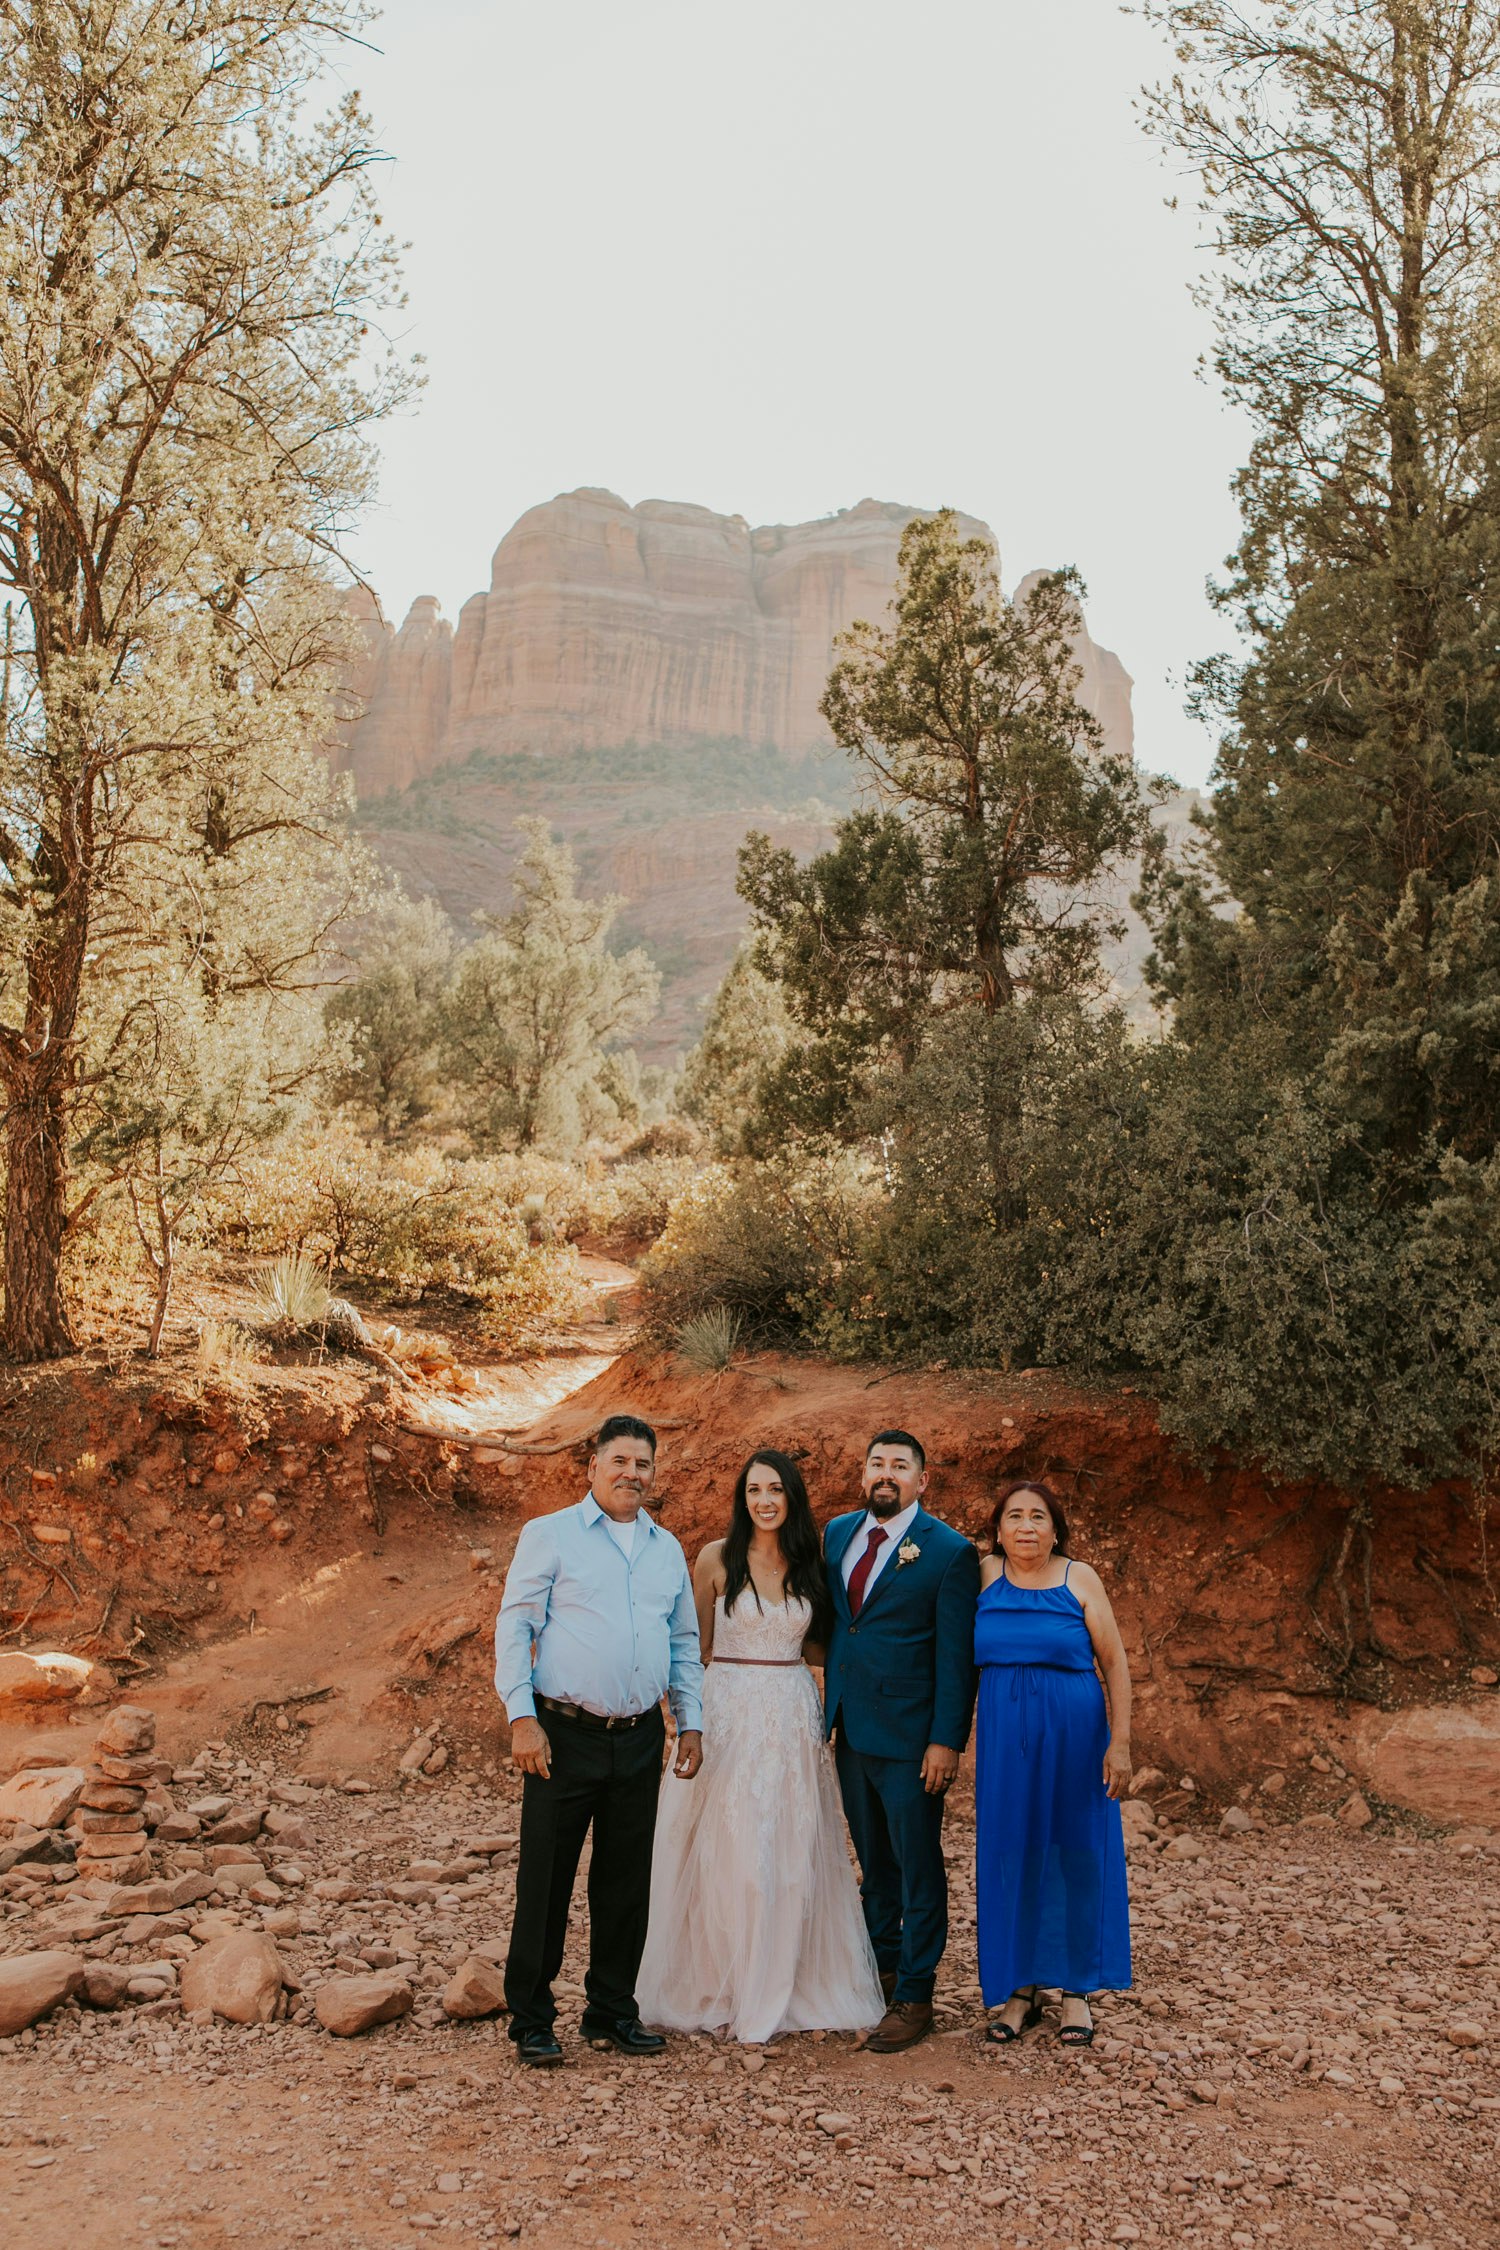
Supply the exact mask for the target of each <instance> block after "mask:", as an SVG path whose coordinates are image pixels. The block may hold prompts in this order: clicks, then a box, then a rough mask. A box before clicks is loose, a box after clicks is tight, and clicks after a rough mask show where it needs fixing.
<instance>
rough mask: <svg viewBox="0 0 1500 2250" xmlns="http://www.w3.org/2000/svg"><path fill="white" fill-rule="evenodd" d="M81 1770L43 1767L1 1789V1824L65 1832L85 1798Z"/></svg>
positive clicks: (12, 1780)
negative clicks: (11, 1822) (18, 1822)
mask: <svg viewBox="0 0 1500 2250" xmlns="http://www.w3.org/2000/svg"><path fill="white" fill-rule="evenodd" d="M84 1779H85V1776H84V1772H83V1768H82V1767H81V1766H41V1767H35V1768H33V1769H32V1770H30V1771H29V1772H25V1773H18V1774H14V1775H12V1777H11V1779H10V1780H9V1781H7V1782H6V1783H5V1785H4V1787H3V1788H0V1820H21V1821H25V1822H26V1823H27V1825H28V1826H29V1827H31V1828H61V1826H62V1824H63V1822H64V1821H65V1820H66V1819H67V1817H68V1815H69V1813H70V1812H72V1810H73V1808H74V1806H75V1805H76V1804H77V1802H78V1800H79V1798H80V1797H81V1796H82V1794H83V1787H84Z"/></svg>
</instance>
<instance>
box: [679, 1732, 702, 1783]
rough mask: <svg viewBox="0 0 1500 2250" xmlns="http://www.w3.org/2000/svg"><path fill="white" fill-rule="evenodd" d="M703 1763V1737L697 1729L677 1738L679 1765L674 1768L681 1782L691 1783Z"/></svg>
mask: <svg viewBox="0 0 1500 2250" xmlns="http://www.w3.org/2000/svg"><path fill="white" fill-rule="evenodd" d="M702 1763H703V1736H702V1735H701V1733H699V1732H698V1730H697V1729H696V1728H692V1729H690V1730H689V1731H688V1732H687V1733H686V1734H680V1735H679V1736H678V1737H677V1763H676V1765H675V1766H674V1767H673V1768H672V1771H673V1772H674V1773H675V1774H676V1776H677V1778H678V1780H679V1781H691V1780H692V1778H693V1776H694V1774H695V1773H696V1772H697V1771H698V1768H699V1767H700V1766H701V1765H702Z"/></svg>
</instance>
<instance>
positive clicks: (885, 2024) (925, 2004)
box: [865, 2000, 932, 2055]
mask: <svg viewBox="0 0 1500 2250" xmlns="http://www.w3.org/2000/svg"><path fill="white" fill-rule="evenodd" d="M931 2029H932V2002H931V2001H930V2000H899V2001H893V2002H892V2003H891V2006H890V2007H889V2008H887V2010H886V2012H885V2014H884V2016H883V2017H882V2018H881V2020H880V2022H879V2023H878V2024H877V2025H876V2026H875V2029H874V2030H873V2031H872V2032H871V2033H870V2036H869V2038H868V2039H867V2040H866V2041H865V2053H866V2054H867V2055H899V2054H900V2053H901V2052H902V2051H903V2050H904V2049H905V2048H907V2047H915V2045H916V2043H917V2041H918V2040H919V2039H925V2038H926V2037H927V2034H928V2032H929V2031H931Z"/></svg>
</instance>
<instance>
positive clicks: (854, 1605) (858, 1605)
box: [849, 1524, 885, 1617]
mask: <svg viewBox="0 0 1500 2250" xmlns="http://www.w3.org/2000/svg"><path fill="white" fill-rule="evenodd" d="M884 1545H885V1533H884V1532H883V1531H882V1530H881V1528H880V1525H879V1524H876V1525H875V1527H874V1529H873V1530H872V1531H871V1533H870V1537H869V1542H868V1544H867V1545H866V1547H865V1551H864V1553H863V1554H862V1555H861V1556H860V1558H859V1561H858V1562H857V1563H856V1564H855V1566H854V1568H853V1569H852V1570H851V1571H850V1573H849V1615H850V1616H851V1617H858V1615H859V1613H860V1611H861V1610H862V1609H863V1608H864V1606H865V1588H866V1586H867V1585H868V1584H869V1580H870V1573H871V1571H872V1570H873V1569H874V1568H875V1557H876V1555H877V1554H878V1553H879V1552H880V1549H881V1548H882V1547H883V1546H884Z"/></svg>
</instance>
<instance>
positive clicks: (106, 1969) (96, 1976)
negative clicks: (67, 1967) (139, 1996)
mask: <svg viewBox="0 0 1500 2250" xmlns="http://www.w3.org/2000/svg"><path fill="white" fill-rule="evenodd" d="M131 1974H132V1972H131V1970H130V1969H129V1968H127V1967H126V1966H125V1964H124V1963H123V1962H120V1961H90V1963H89V1964H88V1967H87V1969H86V1970H85V1972H84V1978H83V1997H84V1999H85V2000H86V2001H87V2002H88V2004H89V2006H90V2007H91V2008H105V2009H114V2008H123V2007H126V2006H128V2004H129V2000H130V1979H131Z"/></svg>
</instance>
